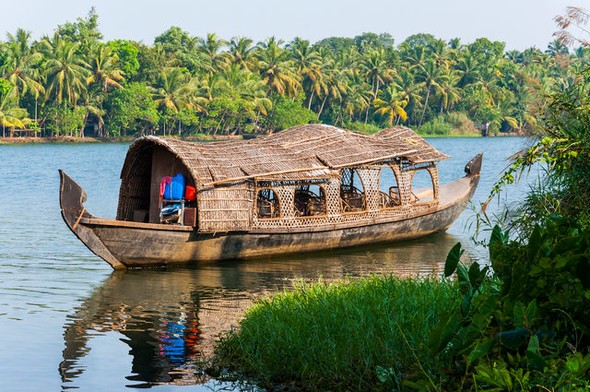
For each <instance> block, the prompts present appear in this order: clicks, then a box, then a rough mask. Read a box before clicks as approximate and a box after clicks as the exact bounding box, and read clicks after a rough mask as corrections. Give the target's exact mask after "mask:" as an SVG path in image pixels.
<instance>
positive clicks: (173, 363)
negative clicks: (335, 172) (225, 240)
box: [59, 234, 457, 389]
mask: <svg viewBox="0 0 590 392" xmlns="http://www.w3.org/2000/svg"><path fill="white" fill-rule="evenodd" d="M456 242H457V240H456V238H454V237H453V236H451V235H448V234H439V235H434V236H430V237H426V238H424V239H421V240H416V241H410V242H407V243H402V244H397V245H392V246H389V247H386V246H384V247H378V246H372V247H370V248H357V249H354V250H339V251H335V252H330V253H328V254H299V255H295V256H291V257H283V258H280V259H268V260H256V261H254V260H253V261H247V262H246V261H242V262H239V261H234V262H224V263H214V264H204V265H197V266H194V267H191V268H176V269H170V270H167V271H159V270H156V271H153V270H152V271H150V270H146V271H130V272H114V273H113V274H112V275H111V276H110V277H109V278H108V279H107V280H106V281H105V282H104V283H103V285H102V286H101V287H99V288H98V289H97V290H96V291H95V292H94V293H93V294H92V295H91V296H90V297H89V298H88V299H87V300H85V301H84V302H83V303H82V305H81V306H80V307H79V308H78V309H77V310H76V312H75V314H73V315H71V316H69V317H68V323H67V324H66V326H65V332H64V341H65V348H64V350H63V361H62V362H61V363H60V365H59V371H60V374H61V377H62V382H63V388H64V389H67V388H74V387H75V383H76V382H77V380H78V379H80V378H81V377H82V376H83V374H84V371H85V370H86V368H85V364H84V361H83V358H84V357H86V356H89V354H90V347H89V346H88V344H89V342H90V340H91V339H92V336H97V335H99V336H100V335H106V334H120V336H119V337H120V339H119V340H120V341H122V342H124V343H125V344H126V345H127V346H128V347H129V355H130V356H131V374H130V375H127V376H126V378H127V379H128V380H131V381H134V382H137V384H135V385H134V386H136V387H149V386H150V385H156V384H193V385H194V384H202V383H205V382H207V381H209V380H208V379H207V377H206V376H204V375H203V374H202V373H203V372H202V363H203V362H204V361H207V360H208V359H209V358H210V356H211V355H212V353H213V345H214V344H215V342H216V341H217V338H218V336H219V335H220V334H222V333H223V332H225V331H227V330H229V329H230V328H231V327H232V325H236V324H237V321H238V319H239V318H240V317H241V316H242V315H243V314H244V312H245V311H246V309H247V307H248V306H249V305H250V304H251V303H252V301H253V299H255V298H256V297H259V296H262V295H267V294H268V293H270V292H274V291H276V290H282V289H283V288H285V287H290V286H291V285H292V282H293V281H294V280H301V279H303V280H307V281H317V279H318V278H319V277H320V276H321V277H322V279H323V280H333V279H342V278H344V277H349V278H355V277H358V276H365V275H368V274H372V273H377V274H380V273H393V274H396V275H398V276H402V277H404V276H405V277H407V276H416V275H425V274H431V273H439V272H440V271H441V270H442V268H443V265H444V257H445V256H446V254H447V252H448V250H449V249H450V248H451V247H452V246H453V245H454V244H455V243H456ZM113 351H115V350H113ZM90 362H92V361H90ZM80 381H81V380H80Z"/></svg>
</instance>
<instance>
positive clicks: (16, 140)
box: [0, 135, 242, 145]
mask: <svg viewBox="0 0 590 392" xmlns="http://www.w3.org/2000/svg"><path fill="white" fill-rule="evenodd" d="M166 137H170V138H178V137H175V136H166ZM136 139H137V137H124V138H97V137H93V136H84V137H80V136H16V137H0V145H4V144H5V145H13V144H84V143H132V142H133V141H135V140H136ZM180 139H181V140H186V141H192V142H217V141H227V140H241V139H242V137H241V136H207V135H204V136H187V137H181V138H180Z"/></svg>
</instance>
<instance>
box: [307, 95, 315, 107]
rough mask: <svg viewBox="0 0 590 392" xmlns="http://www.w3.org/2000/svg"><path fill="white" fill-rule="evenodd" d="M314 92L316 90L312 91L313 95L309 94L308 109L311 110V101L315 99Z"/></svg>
mask: <svg viewBox="0 0 590 392" xmlns="http://www.w3.org/2000/svg"><path fill="white" fill-rule="evenodd" d="M313 94H314V92H313V91H312V92H311V95H310V96H309V102H308V103H307V110H311V101H312V100H313Z"/></svg>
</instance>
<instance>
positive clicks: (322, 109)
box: [318, 95, 328, 120]
mask: <svg viewBox="0 0 590 392" xmlns="http://www.w3.org/2000/svg"><path fill="white" fill-rule="evenodd" d="M327 100H328V96H327V95H326V97H325V98H324V100H323V101H322V106H321V107H320V112H319V113H318V120H319V119H320V116H321V115H322V112H323V111H324V105H325V104H326V101H327Z"/></svg>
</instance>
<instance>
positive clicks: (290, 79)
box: [258, 37, 301, 97]
mask: <svg viewBox="0 0 590 392" xmlns="http://www.w3.org/2000/svg"><path fill="white" fill-rule="evenodd" d="M281 43H282V41H281V40H278V41H277V40H276V38H275V37H270V38H269V39H268V40H267V41H266V42H262V43H259V44H258V47H259V51H258V59H259V72H260V76H261V78H262V81H263V82H264V83H265V84H266V86H267V87H268V89H269V92H270V96H271V97H272V95H273V92H276V93H278V94H282V95H286V96H289V97H295V96H296V95H297V92H298V89H299V87H301V83H300V81H299V76H298V75H297V73H296V72H295V70H294V68H293V62H292V61H291V60H289V59H288V56H289V53H288V52H287V51H286V50H284V49H282V48H281V47H280V45H281Z"/></svg>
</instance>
